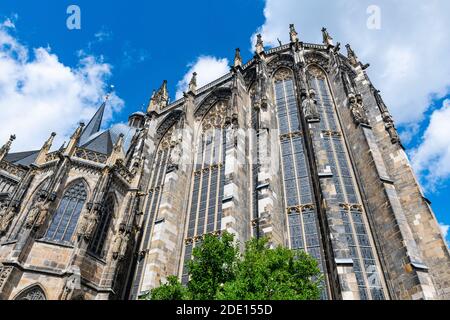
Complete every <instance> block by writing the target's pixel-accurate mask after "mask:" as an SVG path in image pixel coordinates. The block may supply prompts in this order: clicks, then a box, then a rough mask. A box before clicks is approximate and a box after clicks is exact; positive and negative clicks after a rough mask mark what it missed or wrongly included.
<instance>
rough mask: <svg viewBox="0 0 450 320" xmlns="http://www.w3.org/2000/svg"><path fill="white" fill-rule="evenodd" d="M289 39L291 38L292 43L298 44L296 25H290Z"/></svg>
mask: <svg viewBox="0 0 450 320" xmlns="http://www.w3.org/2000/svg"><path fill="white" fill-rule="evenodd" d="M289 30H290V31H289V37H290V38H291V42H294V43H295V42H298V33H297V31H295V26H294V24H290V25H289Z"/></svg>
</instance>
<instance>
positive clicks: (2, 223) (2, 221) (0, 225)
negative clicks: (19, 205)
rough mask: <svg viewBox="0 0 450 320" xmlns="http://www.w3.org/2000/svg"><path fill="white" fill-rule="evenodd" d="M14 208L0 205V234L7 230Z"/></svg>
mask: <svg viewBox="0 0 450 320" xmlns="http://www.w3.org/2000/svg"><path fill="white" fill-rule="evenodd" d="M14 214H15V212H14V209H13V208H8V206H7V205H6V204H2V206H1V207H0V236H1V235H3V234H5V233H6V232H7V231H8V228H9V225H10V223H11V221H12V219H13V218H14Z"/></svg>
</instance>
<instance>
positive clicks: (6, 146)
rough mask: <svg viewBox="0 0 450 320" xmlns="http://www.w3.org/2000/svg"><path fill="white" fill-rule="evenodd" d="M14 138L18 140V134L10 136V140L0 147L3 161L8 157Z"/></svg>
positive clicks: (0, 158) (0, 159)
mask: <svg viewBox="0 0 450 320" xmlns="http://www.w3.org/2000/svg"><path fill="white" fill-rule="evenodd" d="M14 140H16V136H15V135H11V136H10V137H9V140H8V142H6V143H5V144H4V145H3V147H1V148H0V161H2V160H3V159H4V158H5V157H6V155H7V154H8V152H9V150H10V149H11V145H12V143H13V141H14Z"/></svg>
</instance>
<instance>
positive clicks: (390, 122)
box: [382, 112, 400, 144]
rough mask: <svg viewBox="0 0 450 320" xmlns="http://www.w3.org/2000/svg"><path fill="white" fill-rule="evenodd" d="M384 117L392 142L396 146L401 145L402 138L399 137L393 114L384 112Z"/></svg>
mask: <svg viewBox="0 0 450 320" xmlns="http://www.w3.org/2000/svg"><path fill="white" fill-rule="evenodd" d="M382 116H383V121H384V126H385V128H386V131H387V132H388V133H389V136H390V137H391V142H392V143H394V144H395V143H399V142H400V136H399V135H398V132H397V129H396V128H395V123H394V120H393V119H392V116H391V114H390V113H389V112H384V113H383V114H382Z"/></svg>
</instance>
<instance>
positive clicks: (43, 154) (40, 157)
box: [34, 132, 56, 165]
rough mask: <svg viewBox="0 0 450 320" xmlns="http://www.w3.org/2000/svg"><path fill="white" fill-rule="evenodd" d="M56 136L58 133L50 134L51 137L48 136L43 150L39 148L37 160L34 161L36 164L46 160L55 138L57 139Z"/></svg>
mask: <svg viewBox="0 0 450 320" xmlns="http://www.w3.org/2000/svg"><path fill="white" fill-rule="evenodd" d="M55 137H56V133H55V132H52V134H51V135H50V138H48V139H47V141H45V143H44V145H43V146H42V148H41V150H39V154H38V156H37V157H36V160H35V161H34V163H35V164H37V165H41V164H44V163H45V162H46V158H47V155H48V153H49V151H50V148H51V147H52V145H53V140H55Z"/></svg>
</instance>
